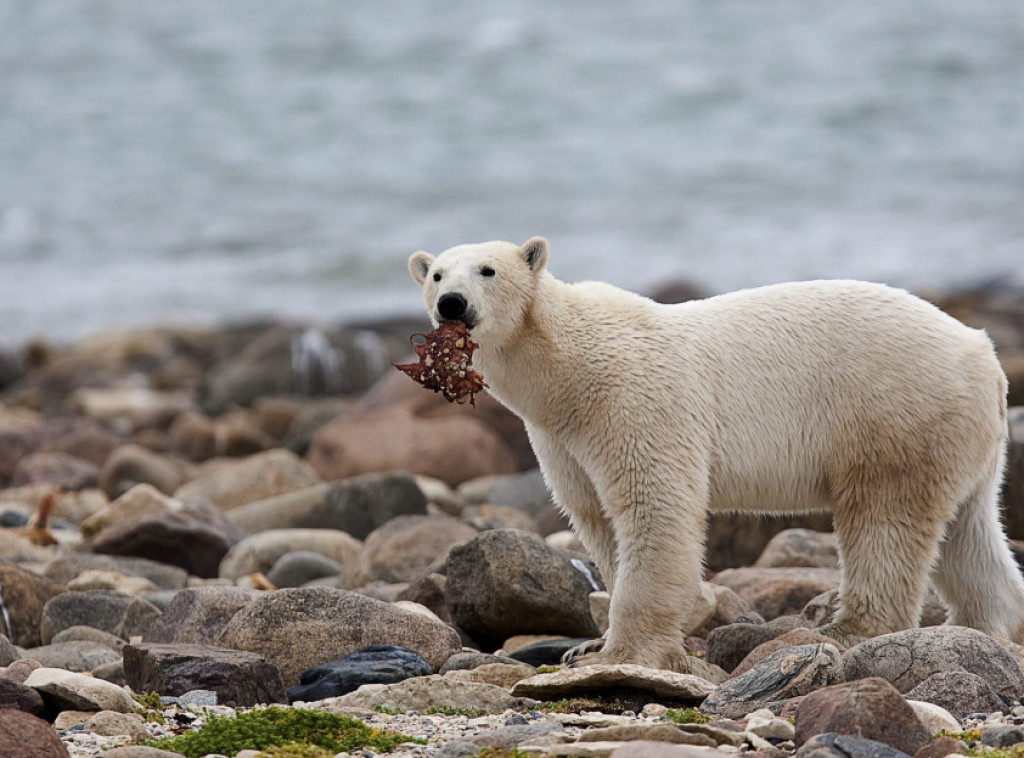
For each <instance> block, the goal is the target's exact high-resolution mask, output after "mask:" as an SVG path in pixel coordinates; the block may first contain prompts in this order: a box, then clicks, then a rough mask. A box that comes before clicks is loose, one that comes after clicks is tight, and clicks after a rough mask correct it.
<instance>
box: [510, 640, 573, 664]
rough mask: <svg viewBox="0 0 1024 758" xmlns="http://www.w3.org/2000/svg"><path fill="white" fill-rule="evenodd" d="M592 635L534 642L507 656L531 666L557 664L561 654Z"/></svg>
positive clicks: (560, 660)
mask: <svg viewBox="0 0 1024 758" xmlns="http://www.w3.org/2000/svg"><path fill="white" fill-rule="evenodd" d="M591 639H593V638H592V637H563V638H562V639H554V640H542V641H540V642H534V643H532V644H530V645H526V646H525V647H521V648H519V649H518V650H514V651H512V652H511V653H509V654H508V657H509V658H511V659H512V660H514V661H519V662H520V663H528V664H530V665H531V666H557V665H558V664H559V663H561V662H562V656H563V655H565V654H566V653H567V652H569V651H570V650H572V649H573V648H574V647H577V646H579V645H582V644H583V643H584V642H588V641H589V640H591Z"/></svg>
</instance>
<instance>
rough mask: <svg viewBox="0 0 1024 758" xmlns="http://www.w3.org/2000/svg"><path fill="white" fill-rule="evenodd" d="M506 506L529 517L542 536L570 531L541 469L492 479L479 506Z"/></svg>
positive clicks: (567, 522)
mask: <svg viewBox="0 0 1024 758" xmlns="http://www.w3.org/2000/svg"><path fill="white" fill-rule="evenodd" d="M488 503H490V504H494V505H507V506H511V507H513V508H515V509H516V510H518V511H521V512H523V513H525V514H526V515H527V516H529V517H530V518H531V519H532V520H533V523H534V524H535V525H536V527H535V528H536V530H537V531H538V532H539V533H540V534H542V535H543V536H545V537H546V536H548V535H550V534H553V533H555V532H559V531H563V530H566V529H569V521H568V519H567V518H566V517H565V514H564V513H562V511H561V510H559V508H558V506H556V505H555V501H554V498H552V496H551V492H550V491H549V490H548V487H547V484H545V483H544V477H543V476H541V473H540V469H538V468H532V469H530V470H529V471H524V472H523V473H520V474H507V475H505V476H496V477H493V478H492V479H491V481H490V483H489V485H488V486H487V488H486V492H485V494H484V496H483V499H482V500H481V501H480V502H479V503H478V504H479V505H486V504H488Z"/></svg>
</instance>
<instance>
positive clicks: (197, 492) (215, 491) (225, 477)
mask: <svg viewBox="0 0 1024 758" xmlns="http://www.w3.org/2000/svg"><path fill="white" fill-rule="evenodd" d="M319 483H320V477H319V476H317V474H316V473H315V472H314V471H313V469H311V468H310V467H309V464H308V463H306V461H304V460H303V459H302V458H299V457H298V456H297V455H295V454H294V453H291V452H289V451H287V450H284V449H281V448H275V449H272V450H267V451H265V452H262V453H257V454H256V455H250V456H248V457H245V458H231V459H213V460H211V461H208V462H207V463H204V464H203V465H202V466H200V468H199V473H198V475H197V476H196V477H195V478H194V479H192V480H191V481H189V482H187V483H186V484H183V485H182V486H181V487H179V488H178V489H177V490H175V492H174V497H176V498H177V499H178V500H182V501H190V500H209V501H211V502H212V503H213V504H214V505H216V506H217V507H218V508H222V509H223V510H230V509H232V508H237V507H239V506H241V505H248V504H249V503H255V502H256V501H257V500H265V499H267V498H270V497H274V496H276V495H282V494H284V493H285V492H295V491H297V490H301V489H305V488H306V487H312V486H313V485H315V484H319Z"/></svg>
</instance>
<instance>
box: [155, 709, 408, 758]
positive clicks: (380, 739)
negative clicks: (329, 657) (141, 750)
mask: <svg viewBox="0 0 1024 758" xmlns="http://www.w3.org/2000/svg"><path fill="white" fill-rule="evenodd" d="M403 742H419V743H421V744H425V740H420V739H416V738H414V737H407V736H405V735H403V734H396V733H394V732H389V731H386V730H378V729H373V728H371V727H370V726H368V725H367V724H365V723H363V722H362V721H360V720H359V719H353V718H349V717H348V716H340V715H337V714H334V713H324V712H322V711H312V710H307V709H304V708H277V707H272V708H266V709H264V710H259V711H249V712H248V713H240V714H238V715H237V716H235V717H234V718H230V717H221V716H211V717H210V719H209V720H208V721H207V722H206V724H205V725H204V726H203V728H202V729H199V730H198V731H195V732H188V733H187V734H183V735H181V736H178V737H167V738H164V739H159V740H148V741H146V742H144V743H143V744H144V745H149V746H151V747H158V748H161V749H163V750H170V751H171V752H178V753H182V754H184V755H185V756H187V758H202V756H204V755H207V754H208V753H222V754H225V755H235V754H236V753H237V752H238V751H240V750H267V749H268V748H282V749H284V746H289V749H291V750H293V751H294V750H296V749H298V748H300V747H302V748H307V747H318V748H323V749H325V750H327V751H329V752H330V753H331V754H332V755H333V754H334V753H340V752H342V751H344V752H349V753H350V752H352V751H353V750H356V749H358V748H362V747H369V748H373V749H374V750H376V751H377V752H385V751H387V750H390V749H391V748H393V747H395V746H396V745H400V744H401V743H403ZM281 755H282V757H283V756H285V755H287V756H289V758H290V757H291V756H292V755H293V754H292V753H282V754H281ZM298 755H302V756H303V758H306V756H305V755H303V754H298ZM275 758H276V756H275ZM309 758H319V755H317V754H316V753H311V754H309Z"/></svg>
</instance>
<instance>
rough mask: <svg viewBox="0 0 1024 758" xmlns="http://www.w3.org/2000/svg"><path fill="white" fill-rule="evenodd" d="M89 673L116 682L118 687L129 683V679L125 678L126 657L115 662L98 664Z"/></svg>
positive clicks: (106, 680) (112, 682)
mask: <svg viewBox="0 0 1024 758" xmlns="http://www.w3.org/2000/svg"><path fill="white" fill-rule="evenodd" d="M89 673H91V674H92V675H93V676H94V677H96V678H97V679H102V680H103V681H105V682H110V683H111V684H116V685H117V686H118V687H123V686H125V685H126V684H127V681H126V680H125V678H124V659H122V658H119V659H118V660H116V661H114V662H113V663H107V664H105V665H103V666H97V667H96V668H94V669H93V670H92V671H91V672H89Z"/></svg>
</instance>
